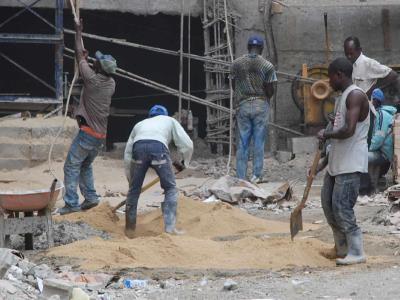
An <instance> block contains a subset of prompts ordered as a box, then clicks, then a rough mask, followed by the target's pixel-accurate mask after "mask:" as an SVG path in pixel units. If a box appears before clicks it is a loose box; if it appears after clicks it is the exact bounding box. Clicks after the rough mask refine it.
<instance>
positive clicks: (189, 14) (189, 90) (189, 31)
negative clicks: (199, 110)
mask: <svg viewBox="0 0 400 300" xmlns="http://www.w3.org/2000/svg"><path fill="white" fill-rule="evenodd" d="M190 22H191V11H190V7H189V12H188V54H189V55H190V54H191V45H190V35H191V24H190ZM190 72H191V70H190V56H189V57H188V75H187V76H188V81H187V82H188V94H189V95H190V93H191V88H190ZM189 110H190V101H188V111H189Z"/></svg>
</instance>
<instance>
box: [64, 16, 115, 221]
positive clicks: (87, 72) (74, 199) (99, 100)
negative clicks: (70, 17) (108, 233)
mask: <svg viewBox="0 0 400 300" xmlns="http://www.w3.org/2000/svg"><path fill="white" fill-rule="evenodd" d="M75 29H76V34H75V55H76V60H77V62H78V64H79V73H80V75H81V77H82V79H83V90H82V94H81V98H80V102H79V106H78V107H77V109H76V110H75V117H76V119H77V121H78V124H79V133H78V135H77V136H76V137H75V139H74V141H73V142H72V145H71V147H70V149H69V152H68V155H67V159H66V161H65V164H64V185H65V195H64V201H65V206H64V207H63V208H61V209H59V213H60V214H62V215H64V214H69V213H73V212H78V211H80V210H87V209H90V208H92V207H95V206H96V205H97V204H98V203H99V196H98V195H97V193H96V190H95V187H94V180H93V169H92V163H93V161H94V159H95V158H96V156H97V154H98V152H99V150H100V149H101V148H102V146H103V144H104V142H105V138H106V133H107V119H108V115H109V113H110V104H111V97H112V95H113V94H114V91H115V81H114V79H113V78H112V76H111V75H112V74H114V73H115V71H116V68H117V64H116V61H115V59H114V58H113V57H112V56H111V55H103V54H102V53H101V52H99V51H97V52H96V54H95V56H96V61H95V62H94V64H93V68H91V67H90V66H89V63H88V62H87V61H86V58H85V52H86V51H85V50H84V49H83V45H82V21H81V22H80V23H79V24H75ZM78 185H79V188H80V191H81V193H82V195H83V196H84V198H85V201H84V202H83V203H82V204H81V205H80V204H79V196H78V194H77V188H78Z"/></svg>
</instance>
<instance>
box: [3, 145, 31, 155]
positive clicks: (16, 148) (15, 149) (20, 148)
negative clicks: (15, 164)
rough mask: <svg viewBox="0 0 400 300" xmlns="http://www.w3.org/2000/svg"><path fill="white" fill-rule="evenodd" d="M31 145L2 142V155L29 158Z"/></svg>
mask: <svg viewBox="0 0 400 300" xmlns="http://www.w3.org/2000/svg"><path fill="white" fill-rule="evenodd" d="M30 153H31V145H30V144H28V143H10V142H3V143H2V142H0V157H4V158H19V159H29V158H30Z"/></svg>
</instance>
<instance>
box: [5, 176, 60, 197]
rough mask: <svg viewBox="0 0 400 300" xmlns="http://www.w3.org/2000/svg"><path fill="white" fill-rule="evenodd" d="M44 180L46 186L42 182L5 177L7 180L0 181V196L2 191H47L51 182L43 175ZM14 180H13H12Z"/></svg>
mask: <svg viewBox="0 0 400 300" xmlns="http://www.w3.org/2000/svg"><path fill="white" fill-rule="evenodd" d="M43 177H44V178H47V182H48V184H45V183H43V181H42V182H41V181H37V180H24V179H22V180H20V179H17V178H16V177H14V176H9V177H7V180H0V194H1V192H4V191H8V192H9V191H14V192H26V191H32V190H45V189H49V188H50V186H51V183H52V181H53V179H52V177H51V176H50V175H47V174H46V175H45V174H43ZM12 178H15V179H12Z"/></svg>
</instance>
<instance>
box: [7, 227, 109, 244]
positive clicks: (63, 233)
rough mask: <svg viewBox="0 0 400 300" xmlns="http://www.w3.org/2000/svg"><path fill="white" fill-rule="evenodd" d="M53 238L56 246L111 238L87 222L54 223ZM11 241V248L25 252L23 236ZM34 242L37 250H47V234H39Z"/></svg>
mask: <svg viewBox="0 0 400 300" xmlns="http://www.w3.org/2000/svg"><path fill="white" fill-rule="evenodd" d="M53 236H54V244H55V246H60V245H65V244H70V243H73V242H75V241H79V240H85V239H88V238H90V237H94V236H97V237H101V238H102V239H109V238H110V235H109V234H108V233H106V232H104V231H102V230H98V229H95V228H93V227H91V226H90V225H88V224H87V223H85V222H68V221H60V222H54V224H53ZM10 241H11V245H10V246H11V248H13V249H18V250H23V249H24V247H25V244H24V238H23V237H22V236H19V235H12V236H11V237H10ZM33 241H34V245H33V247H34V249H35V250H43V249H47V237H46V233H45V232H43V233H42V232H37V233H36V236H35V238H34V239H33Z"/></svg>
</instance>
